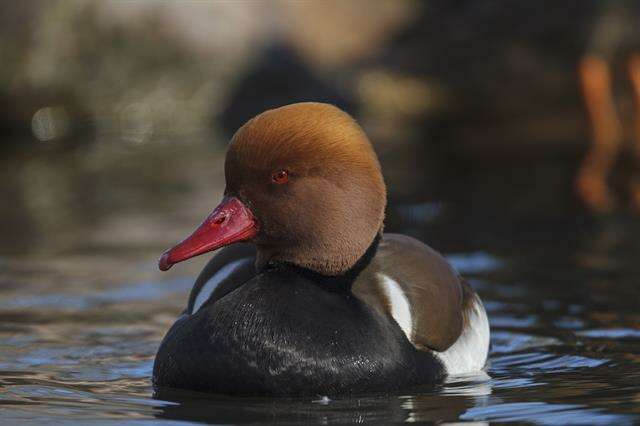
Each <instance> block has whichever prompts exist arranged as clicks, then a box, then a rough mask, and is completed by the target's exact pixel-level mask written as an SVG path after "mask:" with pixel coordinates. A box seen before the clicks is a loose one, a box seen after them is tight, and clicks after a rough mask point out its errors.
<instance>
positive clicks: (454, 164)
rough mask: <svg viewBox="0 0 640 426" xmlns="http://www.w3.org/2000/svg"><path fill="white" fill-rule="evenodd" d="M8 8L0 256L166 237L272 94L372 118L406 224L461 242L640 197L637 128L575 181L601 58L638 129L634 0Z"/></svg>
mask: <svg viewBox="0 0 640 426" xmlns="http://www.w3.org/2000/svg"><path fill="white" fill-rule="evenodd" d="M2 9H3V13H2V14H1V16H0V58H1V60H2V67H1V69H0V137H1V141H2V143H1V145H0V149H1V150H2V158H1V159H0V161H1V163H0V170H2V174H3V179H2V181H1V182H0V195H1V197H2V198H1V199H2V201H3V203H2V206H3V207H0V223H1V224H2V225H0V226H1V229H2V234H3V238H2V239H1V240H0V250H2V253H24V252H34V251H36V252H37V251H47V252H50V251H52V250H55V251H64V250H82V249H85V248H86V246H96V245H98V246H101V247H105V246H110V247H112V248H114V249H116V248H117V249H118V250H123V249H131V248H134V247H136V246H149V245H155V244H158V245H161V244H159V243H164V244H166V243H170V242H171V241H173V240H174V239H175V238H176V237H179V235H182V231H183V230H184V229H181V230H180V232H178V231H176V232H174V230H175V229H176V227H182V226H184V224H185V223H188V224H189V225H192V224H193V221H189V220H187V218H185V217H184V214H185V213H184V212H185V211H186V212H193V211H195V210H197V214H194V216H197V215H200V214H201V213H203V212H205V211H206V208H205V207H204V206H207V208H208V207H210V206H213V205H214V204H215V201H216V198H217V193H216V192H215V190H216V186H217V191H218V192H219V191H220V189H221V188H220V185H222V182H221V179H220V176H221V175H220V173H221V161H222V158H223V156H224V150H225V144H226V143H227V140H228V139H229V137H230V135H231V134H233V132H234V131H235V130H236V129H237V128H238V127H239V126H240V125H241V124H242V123H243V122H244V121H246V120H247V119H248V118H250V117H252V116H253V115H255V114H257V113H259V112H261V111H263V110H265V109H267V108H271V107H276V106H280V105H284V104H287V103H292V102H298V101H308V100H315V101H324V102H331V103H334V104H336V105H338V106H340V107H342V108H344V109H345V110H347V111H348V112H350V113H351V114H353V115H354V116H355V117H356V118H357V119H358V120H359V122H360V123H361V124H362V125H363V126H364V127H365V129H366V131H367V132H368V134H369V135H370V138H371V140H372V142H373V143H374V145H375V147H376V149H377V151H378V153H379V155H380V157H381V160H382V163H383V167H384V172H385V175H386V178H387V181H388V184H389V189H390V199H391V208H390V221H391V222H392V224H391V225H392V226H393V221H394V218H395V217H396V216H397V215H396V214H395V213H398V214H399V215H400V216H402V217H404V218H405V219H406V218H407V215H408V218H409V219H410V220H416V221H418V222H419V223H418V224H417V225H418V226H422V225H423V223H422V222H424V221H433V220H436V221H438V220H439V221H443V220H444V221H454V222H455V223H457V224H458V229H459V230H460V232H458V234H459V237H460V238H467V237H468V236H469V235H470V234H477V233H479V232H480V233H482V232H484V231H489V233H490V234H494V235H495V234H496V233H498V234H500V233H504V232H507V233H508V232H509V231H510V230H513V227H514V226H515V227H516V229H518V230H522V226H521V225H522V224H526V225H527V226H528V227H531V228H532V229H534V228H535V231H534V234H535V235H537V236H539V228H540V225H541V224H544V225H549V224H550V223H555V224H556V225H557V226H560V227H563V226H569V227H574V226H576V225H577V224H580V223H582V222H581V221H582V220H583V219H584V217H585V214H586V217H589V215H590V213H593V212H597V213H603V212H604V213H609V212H611V211H615V207H617V208H618V210H623V211H624V210H625V209H626V207H627V205H628V204H629V203H632V200H631V198H630V193H631V189H630V186H631V185H630V183H629V182H631V181H632V176H633V175H634V173H635V169H637V167H636V165H635V163H634V161H633V158H634V155H632V153H633V149H626V148H624V146H625V145H621V146H622V147H623V148H624V149H623V148H621V149H620V150H619V151H620V155H613V156H612V155H610V154H609V156H608V157H607V155H606V154H602V153H601V156H602V157H607V158H610V157H615V161H614V160H611V161H609V162H608V163H607V161H606V160H602V161H600V163H602V162H604V163H607V164H605V165H600V166H599V167H600V169H602V168H605V169H607V170H606V173H605V172H603V171H602V170H600V171H594V172H593V173H591V175H593V176H592V179H591V180H589V179H587V178H586V177H585V179H584V185H583V187H584V188H583V189H584V191H583V192H584V196H583V197H581V196H580V192H579V187H578V189H576V179H577V177H578V175H579V168H580V163H581V161H582V159H583V158H585V157H586V155H587V152H588V150H589V146H590V144H592V142H591V139H592V136H591V133H592V130H591V129H592V126H591V125H590V122H589V119H588V115H587V113H586V108H585V105H584V101H583V97H582V95H581V91H580V75H579V71H580V70H579V64H580V63H581V61H583V60H584V58H585V57H589V56H594V55H595V57H596V58H601V59H602V62H603V64H604V66H605V67H606V69H605V70H604V71H602V70H601V72H600V75H597V71H596V75H595V77H592V80H593V79H594V78H595V79H596V80H598V78H600V80H602V79H604V80H606V78H607V77H608V78H609V80H610V85H609V86H607V87H605V88H603V89H601V90H600V92H598V93H596V94H595V95H594V96H595V97H596V99H595V101H594V102H595V103H596V104H597V103H598V102H600V103H601V104H603V103H604V104H606V102H607V99H606V96H607V90H608V91H609V93H614V92H615V102H616V103H617V104H616V108H617V110H616V111H619V112H620V117H621V118H620V119H619V120H621V121H623V122H628V124H629V125H628V126H626V128H627V129H631V130H630V131H628V132H627V134H626V137H627V139H628V140H629V141H630V143H629V146H631V147H632V146H633V141H634V139H635V140H640V137H639V136H638V135H637V134H634V130H633V117H634V116H635V115H636V114H638V116H640V113H637V112H635V109H634V108H636V107H634V103H633V93H634V92H633V90H632V85H631V83H630V81H631V79H630V78H629V75H628V73H627V62H628V61H629V59H630V58H631V57H632V55H633V52H634V48H637V47H638V44H639V43H638V41H639V40H640V38H639V33H640V26H638V25H636V23H637V20H638V18H639V17H640V9H639V8H638V5H637V4H636V3H635V2H599V1H576V2H568V3H562V4H559V3H557V2H554V1H541V2H538V1H536V2H518V3H517V4H510V5H509V7H505V5H504V3H502V2H492V1H489V2H475V1H455V2H445V1H425V2H416V1H408V0H406V1H405V0H393V1H376V2H369V1H367V0H354V1H349V2H340V1H328V2H308V1H300V2H296V1H274V2H226V1H219V2H162V1H161V2H158V1H151V0H141V1H135V2H134V1H106V2H105V1H91V0H83V1H37V0H29V1H22V2H12V3H6V4H3V5H2ZM354 26H355V27H354ZM596 68H597V67H596ZM603 73H604V74H603ZM607 73H609V75H607ZM639 75H640V74H639ZM587 78H588V76H587ZM638 81H639V83H638V86H639V90H640V78H639V79H638ZM595 84H597V81H596V83H595ZM602 84H604V85H605V86H606V84H607V82H606V81H604V83H602ZM639 93H640V92H639ZM598 96H600V98H598ZM603 97H604V98H603ZM638 98H639V99H640V96H639V97H638ZM603 99H604V100H603ZM605 109H606V107H605ZM603 114H604V115H605V118H604V120H605V121H606V119H607V117H606V112H604V113H603ZM601 115H602V114H601ZM609 118H610V117H609ZM617 118H618V117H615V118H613V120H615V119H617ZM609 121H611V118H610V120H609ZM596 122H597V120H596ZM605 125H606V123H605ZM638 128H640V127H638ZM610 139H611V138H610ZM605 142H606V141H605ZM612 144H614V145H615V143H613V142H612ZM605 145H606V143H605ZM637 145H638V146H640V142H639V143H638V144H637ZM610 151H611V150H610ZM637 152H639V153H640V148H638V149H637ZM595 162H596V163H597V162H598V161H597V160H595ZM609 163H610V164H609ZM594 167H595V168H596V169H597V168H598V166H594ZM587 174H588V173H587ZM602 176H604V177H605V178H606V179H607V185H610V186H611V191H613V193H612V194H603V193H602V192H603V191H604V190H605V189H603V188H602V182H601V181H602V180H603V179H600V181H599V180H598V178H599V177H602ZM585 185H586V186H585ZM598 191H600V192H598ZM594 192H595V193H594ZM590 195H591V198H589V197H590ZM608 195H611V196H610V197H609V198H612V197H613V198H612V199H613V200H615V201H617V204H613V201H612V202H611V203H607V200H604V201H603V197H606V196H608ZM638 196H639V197H640V192H639V195H638ZM598 197H600V198H598ZM609 201H611V200H609ZM638 205H639V206H640V201H638ZM405 206H409V207H407V208H406V209H403V207H405ZM396 207H397V209H396V210H398V209H399V212H396V211H395V210H394V208H396ZM638 211H640V209H638ZM172 215H175V217H173V218H172ZM172 219H173V220H172ZM545 229H551V230H552V231H554V232H555V229H554V228H553V227H552V228H545ZM451 238H453V237H450V238H449V239H451Z"/></svg>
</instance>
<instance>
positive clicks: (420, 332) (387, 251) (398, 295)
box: [353, 234, 467, 351]
mask: <svg viewBox="0 0 640 426" xmlns="http://www.w3.org/2000/svg"><path fill="white" fill-rule="evenodd" d="M353 293H354V294H355V295H356V296H357V297H359V298H360V299H361V300H363V301H364V302H365V303H367V304H368V305H369V306H371V307H372V308H373V309H375V310H376V311H378V312H379V313H381V314H383V315H388V316H391V317H392V318H393V319H394V320H395V321H396V322H397V323H398V325H399V326H400V327H401V328H402V330H403V331H404V332H405V334H406V335H407V337H408V338H409V341H410V342H411V343H413V345H414V346H416V347H417V348H429V349H434V350H436V351H444V350H446V349H447V348H449V347H450V346H451V345H452V344H453V343H454V342H455V341H456V340H457V339H458V337H460V334H461V332H462V328H463V318H464V315H465V305H466V302H465V296H466V293H467V292H466V291H464V290H463V285H462V283H461V279H460V276H459V275H458V273H457V272H456V271H455V270H454V269H453V268H452V267H451V265H449V263H448V262H447V261H446V259H445V258H444V257H442V256H441V255H440V254H438V253H437V252H436V251H434V250H433V249H431V248H430V247H429V246H427V245H426V244H423V243H422V242H420V241H418V240H416V239H414V238H411V237H408V236H405V235H399V234H384V235H383V237H382V240H381V241H380V246H379V247H378V251H377V252H376V255H375V256H374V258H373V260H372V262H371V264H370V265H369V266H367V268H366V269H365V270H364V271H363V272H362V273H361V274H360V276H359V277H358V279H357V280H356V282H355V283H354V285H353Z"/></svg>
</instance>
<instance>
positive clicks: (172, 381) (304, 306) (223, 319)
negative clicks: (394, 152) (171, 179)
mask: <svg viewBox="0 0 640 426" xmlns="http://www.w3.org/2000/svg"><path fill="white" fill-rule="evenodd" d="M301 105H304V104H301ZM310 105H312V106H313V108H314V109H315V108H321V109H324V110H326V108H331V110H330V111H334V110H335V108H333V107H329V106H321V107H317V105H319V104H310ZM291 107H294V106H291ZM291 107H289V108H291ZM274 111H278V110H274ZM342 114H343V113H342ZM267 124H270V125H271V126H267V127H268V128H270V129H272V127H273V126H272V123H270V122H269V123H267ZM241 136H242V135H241ZM306 136H307V137H308V133H307V135H306ZM236 138H238V136H236ZM228 159H229V157H228ZM290 163H291V161H289V163H287V164H290ZM251 164H252V165H253V164H254V163H251ZM376 164H377V162H376ZM276 166H278V165H276ZM290 167H293V166H290ZM227 169H229V165H228V167H227ZM311 176H312V177H313V176H315V175H311ZM230 180H231V179H230V177H229V176H227V182H228V183H229V181H230ZM274 182H276V181H275V180H274ZM277 183H281V182H277ZM287 183H289V182H288V181H287ZM315 183H316V184H319V185H322V184H323V183H322V182H320V183H318V181H315ZM297 185H300V186H302V183H297ZM286 188H288V192H287V193H286V194H287V197H291V196H292V194H294V195H295V194H296V192H295V188H294V187H289V186H287V187H286ZM346 188H348V189H347V191H350V190H351V186H347V187H346ZM243 189H244V188H242V189H240V190H235V188H232V190H231V191H229V192H234V193H238V194H239V195H241V196H243V198H245V200H242V201H238V200H237V199H236V198H234V199H232V200H231V201H225V202H223V205H222V206H221V207H219V208H218V209H217V210H216V211H214V213H213V214H212V215H211V216H210V217H209V218H208V219H207V220H206V221H205V223H203V225H202V226H201V227H200V228H199V229H198V230H197V231H196V233H194V235H193V236H192V237H190V238H189V239H187V240H185V242H183V243H181V244H180V245H179V246H177V247H176V248H174V249H172V251H169V252H167V253H166V254H165V255H164V256H163V258H162V260H161V268H162V269H167V268H168V267H170V266H171V264H173V263H175V262H177V261H181V260H183V259H185V258H188V257H191V256H193V255H194V254H199V253H200V252H202V251H208V250H210V247H212V246H213V245H216V246H215V247H214V248H217V247H219V246H220V245H226V244H228V240H230V239H231V240H233V241H242V240H252V241H254V242H256V244H255V245H253V244H236V245H233V246H230V247H228V248H225V249H224V250H222V251H221V252H220V253H218V255H216V256H215V257H214V258H213V259H212V260H211V261H210V262H209V264H208V265H207V266H206V267H205V269H204V270H203V272H202V273H201V275H200V276H199V277H198V279H197V280H196V283H195V285H194V288H193V290H192V292H191V295H190V297H189V303H188V306H187V309H186V311H185V312H184V313H183V314H182V315H181V317H180V318H179V319H178V320H177V322H176V323H175V324H174V325H173V327H172V328H171V330H170V331H169V332H168V333H167V335H166V337H165V338H164V340H163V342H162V344H161V346H160V349H159V351H158V355H157V357H156V362H155V365H154V385H155V387H156V388H164V387H171V388H182V389H191V390H199V391H207V392H215V393H225V394H244V395H248V394H266V395H304V394H313V395H315V394H329V395H335V394H343V393H362V392H371V391H393V390H399V389H402V388H406V387H409V386H414V385H420V384H427V383H432V382H434V381H437V380H439V379H441V378H442V377H444V376H445V375H447V374H458V373H465V372H471V371H475V370H479V369H481V368H482V367H483V366H484V364H485V362H486V357H487V352H488V347H489V326H488V322H487V318H486V314H485V311H484V308H483V307H482V303H481V302H480V300H479V298H478V297H477V296H476V295H475V293H474V292H473V290H472V289H471V288H470V287H469V286H468V285H467V284H465V283H464V282H462V281H461V280H460V277H459V276H458V274H457V273H456V272H455V271H454V270H453V269H452V268H451V266H450V265H449V264H448V263H447V261H446V260H445V259H444V258H443V257H442V256H440V255H439V254H438V253H436V252H435V251H433V250H432V249H430V248H429V247H428V246H426V245H425V244H423V243H421V242H419V241H417V240H415V239H413V238H410V237H406V236H402V235H397V234H382V233H381V232H379V231H378V228H380V224H378V225H376V224H375V223H381V220H382V219H381V218H382V216H379V213H378V211H379V208H378V207H376V206H370V204H371V203H368V204H367V207H366V208H367V209H370V210H371V213H370V216H371V217H378V216H379V217H378V219H371V218H370V220H371V221H373V227H372V228H374V229H372V230H371V231H372V232H370V231H368V230H367V229H368V227H366V226H362V227H361V228H360V229H359V226H358V223H357V221H356V222H355V223H354V224H353V226H352V227H351V228H352V229H356V230H357V233H353V235H352V237H353V238H350V235H349V232H350V231H348V230H346V228H343V229H345V231H344V233H343V234H340V235H339V236H336V238H337V239H338V240H340V247H336V248H333V247H331V244H333V241H331V240H329V239H327V237H326V236H318V237H317V238H316V239H315V241H303V242H300V240H302V239H304V238H307V237H304V238H299V237H298V238H293V237H291V235H293V236H295V235H296V232H304V231H300V230H304V229H306V228H308V227H311V228H316V229H317V228H318V227H319V225H318V223H315V222H305V221H301V219H300V218H298V217H292V221H293V222H294V224H293V225H292V228H291V234H284V233H282V232H281V231H279V230H278V228H277V226H276V225H275V223H279V224H281V223H282V222H281V221H280V220H279V218H278V217H277V215H276V217H275V218H274V214H273V213H269V212H267V213H265V210H266V209H267V208H269V207H265V206H267V205H263V206H260V205H259V204H258V203H256V200H259V197H260V196H259V195H254V196H251V195H250V194H249V195H247V194H246V192H244V191H243ZM276 189H277V190H279V188H278V187H275V188H269V190H276ZM298 189H300V188H299V187H298ZM336 191H338V190H336ZM372 193H373V194H374V198H375V197H376V196H377V195H375V194H379V191H378V190H377V189H374V190H372ZM363 194H364V195H363ZM233 195H235V194H233ZM276 196H277V197H281V196H282V195H281V194H280V193H276ZM305 197H306V195H305ZM336 198H337V199H339V200H340V202H341V203H343V204H344V203H345V201H344V200H345V197H344V196H336ZM358 198H361V199H362V201H363V202H366V201H367V200H366V191H362V192H359V193H357V195H356V200H357V199H358ZM351 199H353V197H351V198H348V200H349V201H347V202H348V203H350V202H351ZM276 200H277V201H281V200H284V203H285V205H282V206H279V209H278V210H277V212H278V214H280V212H282V211H284V212H288V210H287V209H288V208H294V207H288V206H287V205H286V201H287V199H286V198H276ZM305 201H309V200H307V199H305ZM334 202H335V200H332V199H331V197H329V198H328V200H327V201H326V204H327V206H331V205H332V203H334ZM256 204H258V205H256ZM297 204H298V203H296V205H297ZM311 204H313V197H312V198H311ZM246 205H249V206H250V207H249V208H247V207H246ZM383 207H384V204H383ZM341 208H342V204H341V205H336V206H334V208H331V209H329V210H325V211H324V212H322V213H323V216H322V218H317V219H315V220H316V222H322V221H324V220H325V216H328V217H329V218H330V219H331V215H332V214H333V212H335V211H340V210H341ZM363 208H364V207H363ZM251 211H258V212H259V213H258V214H259V215H261V216H262V217H258V218H257V219H254V217H253V213H251ZM348 211H349V209H347V212H348ZM221 217H222V219H220V218H221ZM237 218H240V219H237ZM236 219H237V220H236ZM342 219H343V218H342V215H338V216H334V217H333V219H331V221H330V223H327V225H324V227H325V228H328V229H331V228H334V231H335V228H336V222H340V220H342ZM345 219H346V218H345ZM365 219H366V218H365ZM256 222H259V223H260V225H261V229H260V230H258V228H259V227H258V226H257V225H256ZM296 222H302V223H303V225H304V226H303V227H300V228H296V226H298V225H299V224H297V223H296ZM362 222H364V223H365V224H366V223H367V220H363V221H362ZM225 226H226V227H228V228H229V229H231V231H225V230H224V227H225ZM278 226H284V227H288V226H289V225H288V224H286V223H285V224H284V225H278ZM218 227H220V228H218ZM265 228H266V229H265ZM212 229H213V231H212ZM212 232H213V233H216V235H215V238H213V240H215V241H218V240H223V241H224V244H220V243H217V242H215V243H213V244H212V243H210V241H213V240H212V237H210V236H209V234H211V233H212ZM218 234H220V235H222V236H220V235H218ZM256 234H257V235H256ZM229 235H232V237H229ZM264 235H267V236H268V237H269V238H266V237H264ZM278 235H279V237H277V238H276V237H275V236H278ZM368 235H371V237H369V236H368ZM238 236H240V237H238ZM289 238H291V239H290V240H289ZM359 238H360V240H359ZM274 241H278V244H274ZM282 241H287V243H286V244H284V243H282ZM317 241H321V242H322V243H321V244H317V247H316V248H315V249H311V248H312V247H313V245H314V244H316V243H317ZM362 241H369V242H368V243H367V244H368V245H364V246H363V245H362V244H361V242H362ZM293 244H295V245H298V246H300V248H299V249H298V250H297V251H295V252H292V251H290V250H289V247H286V246H288V245H293ZM256 246H257V248H256ZM202 247H205V248H206V250H204V249H202ZM357 247H363V248H357ZM340 249H342V251H341V250H340ZM359 250H361V251H360V252H359V254H358V255H356V256H354V254H355V253H357V252H358V251H359ZM306 251H308V253H306V254H305V252H306ZM350 251H351V252H350ZM352 252H353V253H352Z"/></svg>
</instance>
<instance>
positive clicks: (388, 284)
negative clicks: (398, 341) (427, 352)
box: [378, 274, 413, 341]
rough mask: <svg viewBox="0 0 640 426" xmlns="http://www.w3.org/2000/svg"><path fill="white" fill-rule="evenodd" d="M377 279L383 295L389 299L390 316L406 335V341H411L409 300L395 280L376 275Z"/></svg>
mask: <svg viewBox="0 0 640 426" xmlns="http://www.w3.org/2000/svg"><path fill="white" fill-rule="evenodd" d="M378 278H379V279H380V285H381V286H382V289H383V290H384V293H385V294H386V295H387V299H389V305H390V306H391V316H392V317H393V319H394V320H396V322H397V323H398V325H399V326H400V328H401V329H402V331H404V334H406V335H407V339H409V341H411V339H412V337H413V318H411V305H409V299H407V296H405V294H404V291H403V290H402V287H400V284H398V283H397V281H396V280H394V279H393V278H391V277H389V276H387V275H384V274H378Z"/></svg>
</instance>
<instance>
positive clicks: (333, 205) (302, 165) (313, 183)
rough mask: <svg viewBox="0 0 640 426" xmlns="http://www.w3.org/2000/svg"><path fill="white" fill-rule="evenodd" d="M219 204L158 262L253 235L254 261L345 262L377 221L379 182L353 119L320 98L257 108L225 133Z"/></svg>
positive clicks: (334, 267) (337, 269)
mask: <svg viewBox="0 0 640 426" xmlns="http://www.w3.org/2000/svg"><path fill="white" fill-rule="evenodd" d="M225 177H226V181H227V187H226V190H225V199H224V200H223V202H222V204H221V205H220V206H218V208H216V210H214V212H213V213H212V214H211V215H210V216H209V217H208V218H207V219H206V220H205V222H204V223H203V224H202V225H201V226H200V228H198V229H197V230H196V231H195V232H194V234H193V235H192V236H190V237H189V238H187V239H186V240H185V241H183V242H182V243H180V244H179V245H178V246H176V247H174V248H173V249H171V250H169V251H167V252H165V254H164V255H163V257H162V258H161V260H160V267H161V269H168V268H169V267H170V266H171V265H172V264H173V263H177V262H179V261H181V260H184V259H187V258H189V257H192V256H194V255H197V254H201V253H204V252H206V251H211V250H214V249H216V248H219V247H221V246H223V245H228V244H230V243H232V242H236V241H246V240H251V241H253V242H254V243H255V244H256V246H257V248H258V266H261V265H264V264H266V263H268V262H271V261H284V262H290V263H293V264H295V265H298V266H302V267H306V268H309V269H311V270H314V271H316V272H319V273H321V274H324V275H339V274H341V273H344V272H346V271H347V270H349V269H350V268H351V267H352V266H353V265H354V264H355V263H356V262H357V261H358V259H360V257H362V255H363V254H364V253H365V252H366V250H367V248H368V247H369V246H370V245H371V243H372V242H373V240H374V239H375V237H376V235H377V234H378V233H379V232H380V231H381V229H382V225H383V220H384V210H385V207H386V188H385V185H384V180H383V178H382V173H381V170H380V164H379V163H378V159H377V157H376V154H375V152H374V151H373V148H372V146H371V144H370V142H369V140H368V139H367V136H366V135H365V134H364V132H363V130H362V129H361V128H360V126H359V125H358V124H357V123H356V122H355V121H354V120H353V119H352V118H351V117H350V116H349V115H348V114H347V113H345V112H343V111H342V110H340V109H338V108H336V107H334V106H332V105H328V104H322V103H312V102H309V103H299V104H292V105H287V106H284V107H281V108H276V109H272V110H268V111H265V112H263V113H262V114H260V115H258V116H256V117H254V118H253V119H251V120H249V121H248V122H247V123H246V124H245V125H244V126H242V127H241V128H240V129H239V130H238V131H237V132H236V134H235V135H234V136H233V138H232V140H231V144H230V146H229V151H228V152H227V158H226V163H225Z"/></svg>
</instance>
